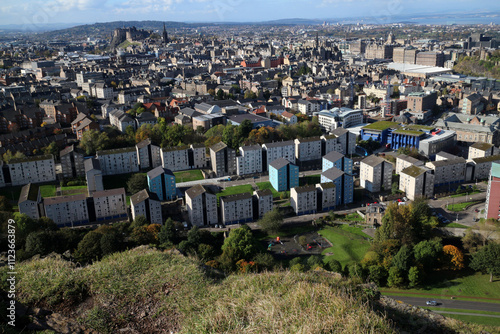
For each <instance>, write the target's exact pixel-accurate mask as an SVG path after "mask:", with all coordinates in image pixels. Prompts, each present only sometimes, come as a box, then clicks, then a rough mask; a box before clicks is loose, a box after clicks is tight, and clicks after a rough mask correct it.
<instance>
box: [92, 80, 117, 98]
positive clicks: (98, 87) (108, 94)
mask: <svg viewBox="0 0 500 334" xmlns="http://www.w3.org/2000/svg"><path fill="white" fill-rule="evenodd" d="M94 90H95V96H96V97H97V98H98V99H103V100H112V99H113V98H114V97H115V93H114V92H113V87H108V86H106V84H104V83H102V82H98V83H96V84H95V86H94Z"/></svg>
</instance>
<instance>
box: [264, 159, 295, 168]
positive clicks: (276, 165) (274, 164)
mask: <svg viewBox="0 0 500 334" xmlns="http://www.w3.org/2000/svg"><path fill="white" fill-rule="evenodd" d="M288 164H290V161H288V160H286V159H285V158H278V159H276V160H274V161H272V162H271V163H269V166H270V167H273V168H274V169H280V168H283V167H284V166H286V165H288Z"/></svg>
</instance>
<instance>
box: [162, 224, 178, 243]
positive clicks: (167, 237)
mask: <svg viewBox="0 0 500 334" xmlns="http://www.w3.org/2000/svg"><path fill="white" fill-rule="evenodd" d="M158 239H159V241H160V245H175V244H176V243H177V242H178V237H177V231H176V230H175V224H174V221H173V220H172V218H170V217H168V219H167V220H166V221H165V224H163V226H162V227H161V229H160V233H159V234H158Z"/></svg>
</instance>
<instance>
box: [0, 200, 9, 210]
mask: <svg viewBox="0 0 500 334" xmlns="http://www.w3.org/2000/svg"><path fill="white" fill-rule="evenodd" d="M0 211H12V204H10V201H9V200H8V199H7V197H5V196H0Z"/></svg>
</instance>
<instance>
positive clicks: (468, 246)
mask: <svg viewBox="0 0 500 334" xmlns="http://www.w3.org/2000/svg"><path fill="white" fill-rule="evenodd" d="M482 244H483V238H482V236H481V235H480V234H479V233H476V232H474V231H473V230H472V229H471V228H468V229H467V231H466V232H465V235H464V236H463V237H462V245H463V247H464V249H465V250H466V251H468V252H470V253H474V252H476V251H477V250H478V248H479V246H480V245H482Z"/></svg>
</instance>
